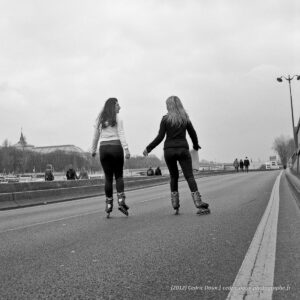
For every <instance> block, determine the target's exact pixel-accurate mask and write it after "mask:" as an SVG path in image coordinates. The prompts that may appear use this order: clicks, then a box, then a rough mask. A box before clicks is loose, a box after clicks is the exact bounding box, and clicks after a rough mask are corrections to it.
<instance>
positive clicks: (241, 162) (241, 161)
mask: <svg viewBox="0 0 300 300" xmlns="http://www.w3.org/2000/svg"><path fill="white" fill-rule="evenodd" d="M240 169H241V171H242V172H244V162H243V160H242V159H240Z"/></svg>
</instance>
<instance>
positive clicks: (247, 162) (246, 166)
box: [244, 156, 250, 173]
mask: <svg viewBox="0 0 300 300" xmlns="http://www.w3.org/2000/svg"><path fill="white" fill-rule="evenodd" d="M249 166H250V161H249V159H248V157H247V156H246V158H245V159H244V167H245V171H246V172H247V173H248V170H249Z"/></svg>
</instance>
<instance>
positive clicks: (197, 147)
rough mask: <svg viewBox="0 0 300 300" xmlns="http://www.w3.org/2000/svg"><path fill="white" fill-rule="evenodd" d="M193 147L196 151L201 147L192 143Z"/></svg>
mask: <svg viewBox="0 0 300 300" xmlns="http://www.w3.org/2000/svg"><path fill="white" fill-rule="evenodd" d="M193 148H194V150H196V151H198V150H199V149H201V147H200V146H199V145H196V146H195V145H194V146H193Z"/></svg>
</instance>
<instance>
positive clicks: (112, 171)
mask: <svg viewBox="0 0 300 300" xmlns="http://www.w3.org/2000/svg"><path fill="white" fill-rule="evenodd" d="M99 151H100V162H101V165H102V167H103V171H104V174H105V196H106V197H108V198H111V197H112V196H113V177H114V176H115V179H116V188H117V192H118V193H122V192H124V180H123V165H124V152H123V148H122V146H121V145H101V146H100V150H99Z"/></svg>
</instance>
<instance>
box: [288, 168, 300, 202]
mask: <svg viewBox="0 0 300 300" xmlns="http://www.w3.org/2000/svg"><path fill="white" fill-rule="evenodd" d="M285 177H286V179H287V181H288V183H289V184H290V186H291V188H292V190H293V192H294V194H295V196H296V201H297V204H298V206H299V207H300V179H299V178H298V177H297V176H296V175H294V174H293V173H292V172H291V171H290V169H287V170H286V171H285Z"/></svg>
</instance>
